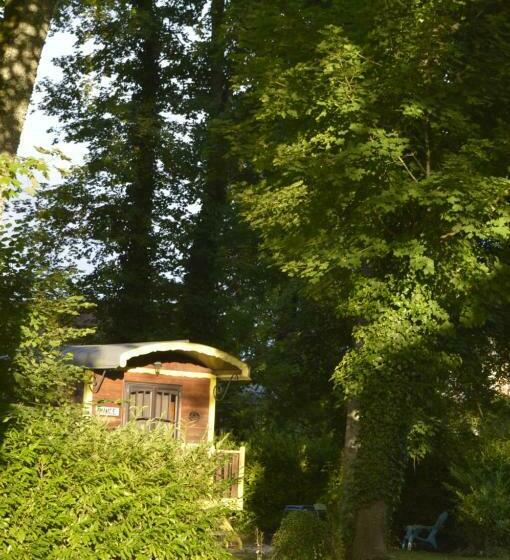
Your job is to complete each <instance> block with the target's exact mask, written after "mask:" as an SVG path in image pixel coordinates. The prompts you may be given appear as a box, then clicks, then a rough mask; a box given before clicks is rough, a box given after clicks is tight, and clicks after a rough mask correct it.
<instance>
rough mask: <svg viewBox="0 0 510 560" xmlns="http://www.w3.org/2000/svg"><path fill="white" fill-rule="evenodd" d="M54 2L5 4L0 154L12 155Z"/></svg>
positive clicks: (0, 28) (0, 31) (0, 39)
mask: <svg viewBox="0 0 510 560" xmlns="http://www.w3.org/2000/svg"><path fill="white" fill-rule="evenodd" d="M56 4H57V1H56V0H28V1H27V0H7V1H6V2H5V8H4V17H3V19H2V20H1V21H0V153H3V152H6V153H8V154H10V155H15V154H16V152H17V149H18V145H19V140H20V136H21V130H22V128H23V123H24V122H25V117H26V114H27V110H28V105H29V103H30V97H31V95H32V90H33V88H34V83H35V78H36V75H37V67H38V65H39V60H40V58H41V52H42V49H43V46H44V42H45V40H46V35H47V34H48V29H49V27H50V22H51V18H52V16H53V12H54V11H55V7H56Z"/></svg>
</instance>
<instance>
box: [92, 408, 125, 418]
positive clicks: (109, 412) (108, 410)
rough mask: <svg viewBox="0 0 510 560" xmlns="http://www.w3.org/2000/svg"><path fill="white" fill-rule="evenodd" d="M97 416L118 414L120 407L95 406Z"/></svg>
mask: <svg viewBox="0 0 510 560" xmlns="http://www.w3.org/2000/svg"><path fill="white" fill-rule="evenodd" d="M96 414H97V416H120V408H119V407H117V406H96Z"/></svg>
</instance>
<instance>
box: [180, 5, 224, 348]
mask: <svg viewBox="0 0 510 560" xmlns="http://www.w3.org/2000/svg"><path fill="white" fill-rule="evenodd" d="M224 14H225V0H212V2H211V7H210V25H211V38H210V45H209V49H208V51H209V52H208V69H207V70H208V73H209V84H208V88H207V89H208V92H207V97H208V99H207V101H206V105H205V106H206V108H207V114H208V122H207V125H206V127H207V128H206V132H205V138H204V145H203V148H202V150H203V157H204V170H203V175H202V177H201V178H200V179H201V189H200V202H201V208H200V212H199V214H198V217H197V220H196V223H195V228H194V232H193V240H192V245H191V248H190V253H189V256H188V259H187V263H186V275H185V279H184V289H183V293H182V299H181V316H182V318H181V325H182V328H183V329H184V331H185V332H186V333H187V336H189V337H190V338H191V339H193V340H197V341H200V342H204V343H209V344H220V343H221V334H220V331H221V327H220V317H219V315H220V311H219V302H218V291H219V286H220V282H221V270H220V265H219V251H220V246H221V241H220V239H221V234H222V229H223V225H224V220H225V213H226V205H227V181H228V170H227V161H226V157H227V148H228V146H227V141H226V139H225V137H224V134H223V133H222V131H221V130H219V128H218V120H219V119H220V118H221V117H222V115H224V113H225V111H226V109H227V107H228V100H229V88H228V82H227V77H226V70H225V43H224V35H223V30H222V25H223V19H224ZM197 310H200V312H199V313H198V312H197Z"/></svg>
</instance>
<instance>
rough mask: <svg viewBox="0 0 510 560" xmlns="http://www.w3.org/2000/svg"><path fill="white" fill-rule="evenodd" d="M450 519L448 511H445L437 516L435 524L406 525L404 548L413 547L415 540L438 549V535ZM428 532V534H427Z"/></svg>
mask: <svg viewBox="0 0 510 560" xmlns="http://www.w3.org/2000/svg"><path fill="white" fill-rule="evenodd" d="M447 519H448V512H447V511H443V513H441V514H440V515H439V517H438V518H437V520H436V522H435V523H434V525H408V526H407V527H406V534H405V535H404V538H403V540H402V548H407V550H412V549H413V544H414V542H415V541H418V542H422V543H424V544H428V545H430V546H431V547H432V548H433V549H434V550H437V539H436V535H437V533H438V532H439V530H440V529H441V528H442V527H443V525H444V524H445V523H446V520H447ZM426 533H428V534H427V535H426V536H425V534H426Z"/></svg>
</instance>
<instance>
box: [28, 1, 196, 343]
mask: <svg viewBox="0 0 510 560" xmlns="http://www.w3.org/2000/svg"><path fill="white" fill-rule="evenodd" d="M202 5H203V1H202V0H197V1H183V0H179V1H178V2H169V1H165V2H156V1H154V0H132V1H127V2H116V1H111V0H108V1H105V2H99V3H98V2H82V1H81V0H73V1H71V2H65V3H63V5H62V7H61V13H60V17H59V18H58V21H57V24H56V25H57V27H58V28H59V29H62V30H64V31H68V32H71V33H72V34H73V35H74V36H75V38H76V41H75V48H74V50H73V52H72V53H71V54H69V55H66V56H63V57H59V58H57V59H56V64H57V66H58V67H59V68H60V69H61V71H62V79H58V80H55V81H48V82H47V83H45V84H44V90H45V92H46V98H45V102H44V108H45V109H46V111H47V112H48V113H49V114H52V115H55V116H56V117H58V119H59V123H60V126H61V131H62V135H63V137H64V138H65V139H66V140H68V141H72V142H81V143H84V144H86V145H87V147H88V151H87V155H86V157H85V162H84V165H82V166H81V167H79V168H77V169H74V170H73V172H72V173H71V175H70V176H69V177H68V179H67V180H66V182H65V184H63V185H58V186H53V187H51V188H48V189H46V190H45V192H44V193H42V195H41V197H40V200H39V204H38V208H37V211H36V214H35V218H36V220H37V221H38V224H39V228H40V229H41V230H42V231H43V232H45V234H46V245H47V248H48V250H49V251H50V252H51V254H52V256H53V258H55V259H59V260H60V261H64V263H65V264H66V265H68V264H69V263H71V264H72V265H75V264H76V263H80V264H83V262H84V261H86V262H87V264H88V267H87V274H86V278H85V279H84V282H83V289H84V292H85V293H88V294H89V296H90V299H91V300H94V301H96V302H98V303H99V306H100V307H99V311H100V313H101V315H102V317H103V321H102V322H101V325H100V329H101V331H102V332H101V335H102V340H103V341H107V340H108V339H109V340H110V341H115V342H118V341H119V340H130V339H131V340H134V339H136V340H139V339H141V338H142V339H143V338H145V339H148V338H168V337H171V336H172V334H171V332H172V330H173V329H175V317H176V314H175V313H174V305H175V295H176V286H175V282H174V279H175V278H176V277H178V276H181V275H182V255H183V252H185V251H186V249H187V246H186V243H187V242H188V237H187V236H186V233H187V231H186V228H187V226H189V219H188V218H189V216H188V215H189V210H188V207H189V205H190V204H192V203H193V202H194V201H195V199H196V196H195V195H196V193H195V192H193V188H192V187H191V186H190V184H189V183H190V179H191V172H190V169H191V167H192V164H191V161H190V155H192V154H193V148H192V147H190V146H189V145H188V141H187V137H186V135H187V134H188V132H189V130H188V129H189V127H188V124H187V123H186V122H185V119H184V113H185V108H184V105H185V100H186V99H187V92H186V84H187V77H188V73H189V71H190V70H189V60H188V56H189V52H188V51H189V49H190V33H189V27H190V26H193V24H194V23H195V21H196V19H197V18H198V16H199V14H200V10H201V8H202ZM55 232H58V235H55ZM169 331H170V332H169ZM176 334H177V333H176ZM179 336H182V333H179Z"/></svg>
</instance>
